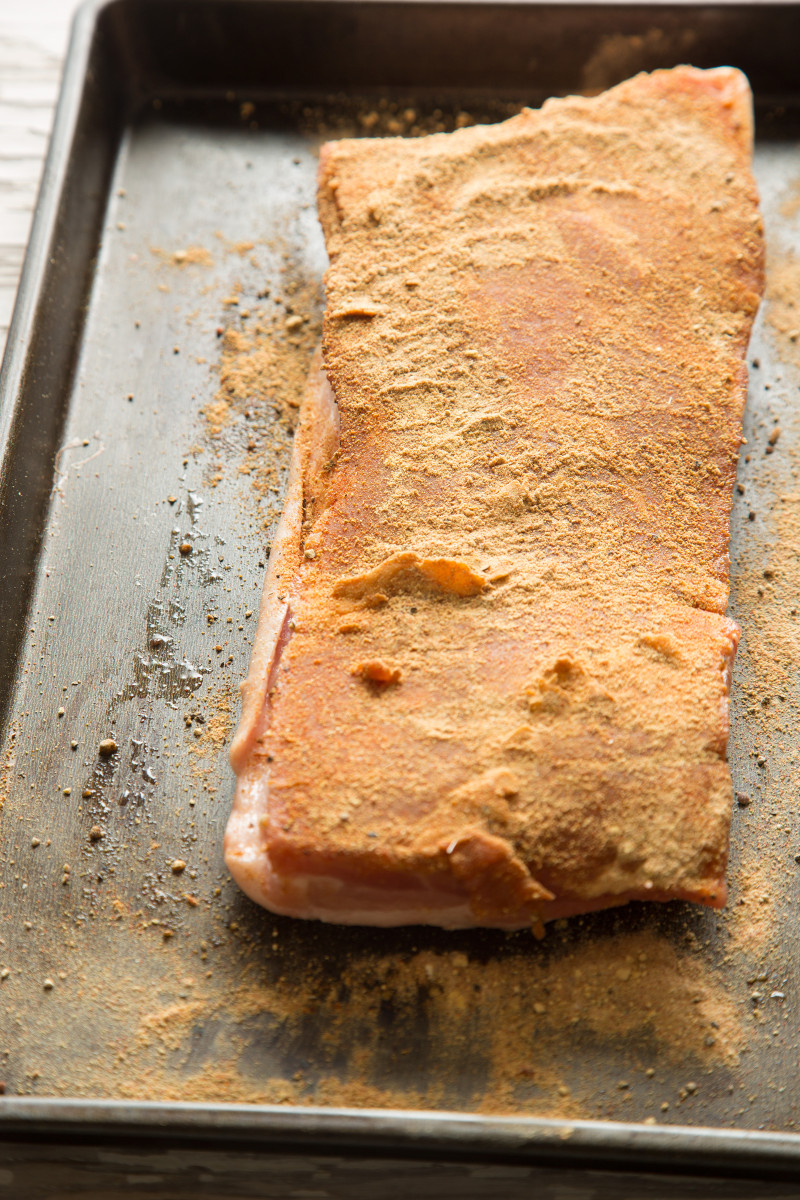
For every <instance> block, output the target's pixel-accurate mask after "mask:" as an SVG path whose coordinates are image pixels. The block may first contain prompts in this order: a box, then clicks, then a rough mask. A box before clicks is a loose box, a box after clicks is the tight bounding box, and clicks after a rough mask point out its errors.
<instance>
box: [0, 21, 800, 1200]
mask: <svg viewBox="0 0 800 1200" xmlns="http://www.w3.org/2000/svg"><path fill="white" fill-rule="evenodd" d="M798 49H800V12H799V11H798V8H797V7H796V6H795V5H793V4H788V3H787V4H746V3H742V4H731V5H694V4H677V5H675V4H674V5H659V6H650V5H647V6H643V5H636V4H629V5H622V6H611V5H604V4H591V5H585V4H583V5H576V4H527V3H520V4H485V3H461V2H453V3H445V4H441V3H436V4H434V3H427V2H420V3H402V4H398V3H391V4H386V3H377V2H367V3H365V2H363V0H358V2H355V0H282V2H279V0H274V2H273V0H114V2H112V3H109V4H102V5H101V4H97V5H90V6H89V7H87V8H84V9H83V10H82V11H81V12H80V13H79V15H78V18H77V19H76V23H75V28H74V32H73V37H72V42H71V46H70V51H69V56H68V61H67V66H66V70H65V76H64V83H63V88H62V97H61V101H60V104H59V108H58V114H57V118H56V124H55V128H54V133H53V140H52V144H51V149H50V154H49V157H48V160H47V166H46V169H45V175H44V180H43V184H42V189H41V194H40V199H39V204H38V208H37V213H36V218H35V222H34V228H33V232H32V236H31V243H30V248H29V252H28V256H27V259H26V264H25V269H24V275H23V279H22V283H21V285H20V292H19V297H18V302H17V307H16V311H15V315H14V320H13V323H12V327H11V332H10V335H9V342H8V348H7V352H6V357H5V361H4V365H3V372H2V379H1V380H0V395H1V405H0V437H1V438H2V445H1V446H0V449H2V467H1V468H0V578H2V589H3V590H2V596H3V604H2V606H0V681H1V683H2V704H3V722H4V726H3V739H4V740H3V744H2V755H1V756H0V797H2V802H3V809H2V813H1V814H0V853H2V857H3V863H4V866H3V878H2V881H0V882H2V885H3V886H2V887H0V939H1V940H0V1054H2V1056H3V1057H2V1059H1V1060H0V1062H2V1066H0V1079H2V1080H3V1082H4V1085H5V1098H4V1099H3V1101H2V1106H1V1107H0V1156H2V1157H3V1160H4V1162H3V1166H2V1168H0V1187H7V1188H9V1189H10V1191H9V1194H13V1195H15V1196H23V1195H31V1196H39V1195H42V1196H45V1195H46V1196H53V1195H62V1194H63V1195H71V1194H80V1195H87V1196H88V1195H98V1196H99V1195H109V1194H112V1192H113V1190H114V1189H115V1188H117V1189H118V1188H120V1187H123V1186H134V1185H135V1186H147V1187H148V1188H149V1190H150V1192H151V1194H152V1195H153V1196H160V1195H164V1196H170V1197H176V1196H180V1195H184V1194H186V1195H188V1194H189V1193H190V1192H191V1193H194V1194H196V1195H208V1196H212V1195H217V1194H222V1193H223V1192H224V1193H225V1194H226V1195H237V1194H241V1195H281V1196H284V1195H289V1194H292V1195H297V1196H311V1195H312V1194H313V1195H318V1196H323V1195H324V1196H331V1197H338V1196H345V1195H346V1196H348V1197H349V1196H356V1195H361V1194H363V1195H370V1196H374V1195H378V1194H380V1195H382V1196H392V1195H398V1196H400V1195H407V1194H409V1192H410V1191H411V1190H413V1192H414V1193H418V1194H419V1195H420V1196H424V1195H431V1196H433V1195H437V1196H439V1195H442V1196H443V1195H447V1194H448V1190H447V1189H448V1188H449V1189H450V1190H452V1191H455V1190H458V1192H459V1195H462V1196H463V1195H465V1196H470V1195H475V1196H483V1195H488V1194H493V1193H495V1192H498V1191H501V1192H502V1193H503V1194H504V1195H508V1196H513V1195H517V1194H519V1195H523V1194H531V1189H533V1188H535V1189H536V1192H535V1194H537V1195H542V1196H553V1197H555V1196H562V1195H563V1194H564V1188H570V1187H571V1188H578V1189H579V1190H580V1189H582V1190H581V1191H580V1194H582V1195H583V1194H585V1195H587V1196H595V1195H596V1196H606V1195H608V1196H611V1195H613V1196H615V1197H616V1196H624V1195H631V1196H637V1197H661V1196H669V1195H674V1194H676V1191H675V1189H676V1188H678V1187H680V1189H681V1194H682V1195H687V1196H689V1195H698V1196H699V1195H700V1194H701V1192H702V1194H703V1195H707V1196H711V1195H720V1196H723V1195H724V1196H732V1197H733V1196H739V1195H745V1194H747V1195H749V1196H752V1195H754V1194H759V1193H758V1192H757V1191H754V1187H757V1186H758V1185H756V1184H754V1183H753V1181H754V1180H761V1181H767V1180H770V1181H771V1182H770V1184H769V1195H770V1196H773V1197H780V1196H783V1195H786V1196H789V1195H793V1194H795V1193H794V1192H792V1190H791V1189H792V1188H793V1187H795V1184H794V1183H793V1182H792V1181H793V1180H795V1179H796V1177H797V1171H798V1167H797V1149H796V1147H797V1142H796V1139H795V1135H794V1133H793V1132H792V1130H793V1127H794V1123H795V1120H796V1119H797V1115H798V1114H797V1104H798V1099H800V1096H799V1095H798V1087H797V1084H796V1078H795V1075H796V1067H797V1056H798V1039H797V1032H798V1028H797V1026H798V1021H797V1015H796V1007H795V1006H796V997H797V988H798V983H799V982H800V979H798V971H799V970H800V964H799V963H798V951H799V950H800V943H798V935H797V932H796V921H795V920H794V919H793V914H794V913H795V912H796V905H797V899H798V883H797V864H796V862H795V855H796V854H797V853H798V851H800V828H799V827H798V826H799V825H800V822H799V821H798V816H797V812H796V811H795V810H796V807H797V806H796V803H795V790H794V780H795V778H796V760H797V753H798V752H797V749H796V745H797V742H796V732H795V715H796V712H797V701H798V699H800V690H799V689H798V681H797V678H796V670H795V663H796V651H797V642H796V640H795V632H794V619H795V617H796V615H797V609H796V605H795V601H796V599H797V595H798V594H799V593H800V574H799V573H798V571H799V570H800V568H798V566H797V563H796V561H795V559H796V558H797V556H796V555H795V553H794V546H795V545H796V544H800V540H798V542H797V543H796V542H795V540H794V538H795V533H796V531H797V524H796V521H795V514H796V511H797V510H796V505H797V504H798V503H800V488H798V485H797V482H796V480H795V478H794V476H795V472H796V469H797V468H796V464H797V461H798V459H797V445H798V443H797V436H798V433H800V418H799V417H798V414H797V396H798V390H799V388H800V358H799V357H798V354H800V351H798V350H797V348H796V347H797V346H798V345H800V341H799V340H798V339H800V319H798V322H797V326H798V327H797V328H795V324H794V305H795V303H796V302H797V303H800V269H798V268H797V263H796V258H795V254H796V251H797V250H798V241H799V240H800V225H798V219H797V217H798V212H800V159H798V155H797V147H798V132H799V131H800V125H799V124H798V112H799V111H800V109H799V108H798V99H800V88H798V82H797V76H796V61H797V55H798ZM683 61H692V62H694V63H695V64H697V65H699V66H713V65H719V64H720V63H725V62H728V63H733V64H734V65H736V66H739V67H741V68H742V69H744V70H745V71H746V72H747V73H748V75H749V77H750V79H751V82H752V84H753V88H754V92H755V97H756V111H757V133H758V136H757V148H756V172H757V176H758V181H759V186H760V189H761V192H762V200H763V206H764V212H765V219H766V224H767V232H768V241H769V251H770V260H769V273H770V298H769V301H768V303H767V304H766V306H765V308H764V312H763V314H762V318H761V319H760V323H759V326H758V328H757V330H756V333H755V335H754V340H753V345H752V347H751V362H752V369H751V390H750V397H749V401H748V413H747V421H746V436H747V445H746V446H745V447H743V452H742V459H741V462H740V474H739V480H740V484H741V488H742V490H741V492H738V493H737V497H736V503H735V509H734V517H733V523H732V559H733V591H732V602H731V611H732V613H733V615H734V616H736V617H737V619H738V620H739V621H740V622H741V624H742V626H743V629H744V637H743V643H742V649H741V651H740V655H739V658H738V660H737V668H736V679H735V686H734V693H733V716H734V722H733V736H732V740H731V748H730V756H731V763H732V770H733V774H734V782H735V786H736V791H737V793H738V795H739V796H740V797H741V803H739V804H737V805H736V809H735V812H734V824H733V855H732V870H731V893H732V894H731V905H730V907H729V909H728V910H727V911H726V913H725V914H723V915H721V916H720V915H718V914H712V913H708V912H702V911H694V910H690V909H688V908H687V907H685V906H680V905H669V906H665V907H659V906H643V905H632V906H629V907H628V908H626V909H624V910H620V911H619V912H616V913H606V914H599V915H596V916H594V917H591V918H586V919H583V920H577V921H573V922H570V923H568V924H563V923H562V924H560V925H558V926H557V927H554V928H553V929H551V930H550V931H549V933H548V936H547V938H546V939H545V940H544V942H542V943H536V942H534V941H533V940H532V939H531V938H529V937H528V936H527V935H513V936H511V937H506V936H504V935H498V934H495V933H489V932H473V933H458V934H447V933H444V932H442V931H431V930H424V929H407V930H399V931H375V930H363V929H337V928H329V927H323V926H320V925H317V924H314V923H302V922H292V921H289V920H282V919H278V918H274V917H272V916H270V915H269V914H265V913H263V912H261V911H260V910H257V909H256V908H255V907H254V906H252V905H251V904H249V902H248V901H246V900H245V899H244V898H243V897H241V896H240V895H239V894H238V893H237V892H236V889H235V888H233V887H232V885H231V884H230V882H229V881H228V879H227V876H226V874H225V872H224V868H223V865H222V861H221V852H220V845H221V834H222V829H223V827H224V822H225V819H226V816H227V811H228V808H229V804H230V798H231V793H232V787H231V775H230V771H229V768H228V767H227V763H226V743H227V740H228V738H229V735H230V729H231V723H232V721H233V720H234V719H235V714H236V683H237V681H238V679H239V678H241V677H242V676H243V674H244V672H245V669H246V665H247V660H248V656H249V652H250V645H251V641H252V632H253V631H252V625H253V622H254V616H253V613H254V612H255V610H256V609H257V603H258V596H259V592H260V587H261V582H262V579H263V573H264V564H265V562H266V558H267V555H268V549H269V539H270V536H271V531H272V530H273V529H274V524H275V520H276V518H277V515H278V513H279V510H280V504H281V495H282V487H283V485H284V482H285V470H286V464H287V455H288V447H289V443H290V438H291V430H292V426H293V421H294V418H295V415H296V406H295V401H296V399H297V392H298V388H299V386H300V381H301V380H302V376H303V372H304V370H305V367H306V365H307V362H308V359H309V357H310V355H311V353H312V352H313V347H314V344H315V341H316V338H317V335H318V327H319V317H320V312H321V305H322V291H321V277H322V273H323V271H324V266H325V256H324V248H323V245H322V239H321V234H320V231H319V228H318V226H317V222H316V217H315V209H314V175H315V155H316V148H317V146H318V144H319V142H320V140H321V139H323V138H324V137H326V136H331V135H334V134H336V133H339V132H346V133H354V134H357V133H359V132H368V133H373V134H374V133H376V132H377V133H405V134H408V135H409V136H414V135H415V134H416V133H419V132H425V131H428V130H432V129H438V128H445V129H448V128H452V127H454V126H456V125H458V124H463V123H467V122H470V121H474V120H481V119H498V118H501V117H502V116H504V115H505V114H506V113H507V112H510V111H513V110H514V109H515V108H516V107H518V106H519V105H520V104H521V103H529V104H538V103H540V102H541V101H542V100H543V99H544V98H545V97H546V96H548V95H550V94H557V93H565V92H573V91H581V90H584V91H586V90H589V91H591V90H596V89H599V88H603V87H605V86H609V85H612V84H613V83H615V82H617V81H618V80H619V79H622V78H625V77H627V76H628V75H630V74H632V73H634V72H635V71H637V70H639V69H643V68H644V69H651V68H655V67H659V66H670V65H674V64H675V63H678V62H683ZM796 294H797V296H798V300H797V301H795V295H796ZM775 430H777V431H778V433H777V435H776V434H775ZM109 741H112V742H113V744H114V747H115V748H111V747H109V746H106V747H105V748H104V747H102V746H101V743H103V742H109ZM104 750H107V751H109V752H108V753H106V752H104ZM147 1102H150V1103H147ZM187 1102H188V1103H187ZM222 1102H225V1103H222ZM243 1102H246V1103H243ZM509 1113H511V1114H513V1116H508V1115H504V1114H509ZM590 1118H592V1119H590ZM645 1121H647V1122H650V1124H649V1125H645V1124H644V1122H645ZM312 1168H313V1169H312ZM679 1178H680V1182H678V1181H679ZM126 1179H127V1182H126ZM701 1179H702V1182H699V1180H701ZM737 1179H738V1180H739V1181H740V1182H739V1183H737V1182H735V1181H736V1180H737ZM358 1180H360V1181H361V1182H357V1181H358ZM692 1180H694V1181H695V1182H692ZM781 1180H783V1181H785V1183H781V1182H780V1181H781ZM744 1181H747V1182H744ZM764 1186H766V1183H764ZM159 1189H160V1190H159ZM232 1189H233V1190H232ZM248 1189H249V1190H248ZM259 1189H260V1190H259ZM270 1189H271V1190H270ZM359 1189H360V1190H359ZM781 1189H783V1190H781ZM765 1194H766V1193H765Z"/></svg>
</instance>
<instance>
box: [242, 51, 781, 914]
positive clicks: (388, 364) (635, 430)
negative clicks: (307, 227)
mask: <svg viewBox="0 0 800 1200" xmlns="http://www.w3.org/2000/svg"><path fill="white" fill-rule="evenodd" d="M751 140H752V121H751V100H750V92H749V88H748V86H747V82H746V80H745V79H744V77H743V76H742V75H741V74H739V73H738V72H737V71H734V70H732V69H728V68H722V69H720V70H716V71H699V70H694V69H693V68H689V67H681V68H677V69H676V70H673V71H659V72H656V73H655V74H652V75H639V76H637V77H636V78H635V79H631V80H629V81H628V82H627V83H624V84H622V85H620V86H619V87H616V88H614V89H612V90H611V91H609V92H606V93H604V94H603V95H601V96H597V97H595V98H593V99H584V98H576V97H571V98H567V99H562V100H551V101H549V102H548V103H547V104H545V105H544V107H543V108H542V109H541V111H536V112H534V111H530V110H525V111H523V112H522V113H520V114H519V115H518V116H516V117H513V118H512V119H511V120H509V121H506V122H504V123H502V124H499V125H495V126H488V127H476V128H472V129H464V130H460V131H458V132H456V133H452V134H437V135H434V136H431V137H424V138H420V139H417V140H405V139H401V138H391V139H384V140H380V139H377V140H359V141H342V142H334V143H332V144H329V145H328V146H326V147H325V148H324V150H323V153H322V161H321V166H320V192H319V208H320V216H321V220H322V224H323V228H324V230H325V235H326V238H327V244H328V249H329V253H330V259H331V265H330V269H329V271H328V275H327V294H328V304H327V312H326V317H325V325H324V338H323V361H324V373H323V371H322V369H321V367H320V366H319V365H317V366H315V368H314V370H313V371H312V376H311V379H310V383H309V390H308V398H307V401H306V403H305V406H304V409H303V413H302V418H301V425H300V430H299V432H298V436H297V441H296V447H295V456H294V465H293V471H292V479H291V484H290V488H289V496H288V498H287V504H286V510H285V513H284V516H283V520H282V523H281V528H280V532H279V536H278V537H277V539H276V542H275V546H274V549H273V555H272V559H271V561H270V568H269V573H268V578H267V583H266V589H265V593H264V601H263V607H262V614H261V622H260V625H259V632H258V640H257V645H256V648H255V652H254V655H253V661H252V665H251V669H250V675H249V678H248V680H247V683H246V684H245V685H244V704H243V713H242V721H241V725H240V728H239V731H238V734H237V737H236V741H235V744H234V747H233V750H232V759H233V763H234V766H235V768H236V771H237V774H238V777H239V780H238V787H237V792H236V800H235V804H234V810H233V814H232V816H231V819H230V823H229V826H228V832H227V836H226V858H227V863H228V866H229V868H230V870H231V871H232V873H233V875H234V876H235V878H236V879H237V881H238V882H239V884H240V886H241V887H242V888H243V889H244V890H245V891H246V892H247V893H248V894H249V895H250V896H252V897H253V899H255V900H257V901H258V902H259V903H261V904H264V905H266V906H267V907H268V908H270V909H273V910H274V911H276V912H281V913H288V914H290V915H293V916H298V917H319V918H322V919H323V920H329V921H339V922H350V923H362V924H374V925H397V924H404V923H412V922H423V923H428V924H438V925H444V926H448V927H463V926H470V925H488V926H495V927H499V928H505V929H512V928H518V927H522V926H525V925H532V926H534V927H538V926H539V925H540V924H541V922H542V921H543V920H546V919H548V918H550V917H554V916H560V915H568V914H570V913H577V912H585V911H588V910H591V909H595V908H600V907H603V906H606V905H612V904H619V903H623V902H625V901H626V900H629V899H631V898H637V899H653V900H668V899H674V898H678V899H686V900H693V901H696V902H699V903H702V904H710V905H714V906H720V905H722V904H723V903H724V900H725V880H724V873H725V866H726V857H727V844H728V826H729V814H730V803H731V781H730V775H729V771H728V766H727V763H726V760H725V748H726V741H727V735H728V700H727V697H728V688H729V682H730V669H731V664H732V661H733V656H734V653H735V648H736V642H737V637H738V630H737V628H736V626H735V625H734V623H733V622H732V621H730V620H728V619H727V618H726V617H725V616H724V615H723V614H724V611H725V607H726V604H727V599H728V535H729V520H730V510H731V495H732V487H733V481H734V475H735V471H736V462H737V455H738V450H739V443H740V437H741V416H742V409H743V405H744V400H745V392H746V383H747V374H746V366H745V351H746V348H747V342H748V337H749V333H750V327H751V324H752V320H753V316H754V314H755V311H756V308H757V306H758V302H759V297H760V294H761V290H762V283H763V281H762V273H763V264H762V256H763V250H762V231H761V221H760V217H759V213H758V204H757V196H756V191H755V186H754V183H753V179H752V176H751V173H750V155H751Z"/></svg>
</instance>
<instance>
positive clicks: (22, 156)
mask: <svg viewBox="0 0 800 1200" xmlns="http://www.w3.org/2000/svg"><path fill="white" fill-rule="evenodd" d="M76 7H77V2H76V0H0V357H1V356H2V352H3V349H4V347H5V343H6V334H7V332H8V323H9V321H10V319H11V310H12V308H13V307H14V297H15V295H16V291H17V283H18V281H19V274H20V271H21V269H22V259H23V256H24V254H25V246H26V243H27V241H28V233H29V231H30V224H31V216H32V214H33V208H34V204H35V203H36V192H37V190H38V187H39V177H40V175H41V172H42V165H43V163H44V156H45V152H46V150H47V142H48V138H49V136H50V126H51V125H52V121H53V110H54V108H55V102H56V99H57V97H58V87H59V82H60V79H61V66H62V63H63V60H64V54H65V52H66V48H67V39H68V37H69V25H70V20H71V18H72V14H73V12H74V10H75V8H76Z"/></svg>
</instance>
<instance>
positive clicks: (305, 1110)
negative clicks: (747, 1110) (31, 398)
mask: <svg viewBox="0 0 800 1200" xmlns="http://www.w3.org/2000/svg"><path fill="white" fill-rule="evenodd" d="M141 2H142V0H84V2H83V3H82V4H81V6H80V7H79V8H78V9H77V10H76V13H75V15H74V17H73V22H72V30H71V35H70V40H69V46H68V50H67V54H66V57H65V62H64V70H63V74H62V80H61V87H60V92H59V99H58V104H57V108H56V112H55V117H54V123H53V129H52V133H51V137H50V142H49V147H48V152H47V156H46V159H45V164H44V168H43V173H42V179H41V183H40V186H39V192H38V198H37V202H36V207H35V212H34V218H33V222H32V225H31V231H30V235H29V239H28V245H27V249H26V253H25V258H24V263H23V269H22V272H21V275H20V282H19V286H18V291H17V297H16V300H15V304H14V310H13V314H12V318H11V322H10V326H9V332H8V339H7V343H6V349H5V354H4V357H3V362H2V367H0V497H1V496H2V486H3V471H4V466H5V463H6V461H7V457H8V451H9V448H10V441H11V439H12V437H13V426H14V417H15V411H16V405H17V403H18V400H19V397H20V395H21V393H22V383H23V380H24V376H25V371H26V367H27V362H28V355H29V347H30V342H31V335H32V331H33V328H34V325H35V322H36V314H37V309H38V307H39V305H40V303H41V301H42V296H43V293H44V291H45V289H46V275H47V268H48V261H49V256H50V254H51V246H52V243H53V239H54V237H55V231H56V225H57V220H58V213H59V209H60V205H61V202H62V196H63V192H64V189H65V184H66V174H67V169H68V165H69V162H70V158H71V152H72V145H73V142H74V139H75V136H76V132H77V129H78V122H79V115H80V107H81V100H82V95H83V89H84V86H85V81H86V74H87V70H88V67H89V62H90V56H91V51H92V43H93V39H94V36H95V33H96V29H97V26H98V23H99V22H100V20H101V19H102V18H103V16H104V14H106V13H108V12H110V11H111V10H113V9H117V8H120V9H124V8H127V7H134V6H136V5H138V4H140V3H141ZM145 2H147V3H159V4H165V3H169V4H181V5H183V6H194V5H196V6H198V7H199V6H202V5H205V4H215V5H217V6H218V5H219V4H220V3H223V4H224V3H226V2H231V3H232V2H236V3H240V4H241V3H245V4H248V5H249V4H253V5H259V4H261V5H265V6H270V5H273V4H274V5H275V6H283V5H285V4H287V3H291V4H292V5H293V6H304V7H309V8H310V7H314V6H317V5H319V4H322V3H324V4H326V5H345V4H347V5H352V4H353V3H354V2H356V0H145ZM357 3H358V4H359V5H363V4H369V5H372V6H374V7H381V6H383V7H387V8H388V7H392V8H398V7H402V6H406V5H409V4H414V5H422V6H427V7H431V8H434V7H444V6H445V5H447V6H450V5H452V6H456V7H464V6H469V7H479V6H482V7H488V3H487V0H357ZM640 3H641V0H615V2H613V3H609V0H500V3H499V4H498V5H497V7H498V8H503V7H528V8H533V9H535V8H550V9H554V8H557V7H564V8H609V9H611V8H625V7H636V6H639V5H640ZM677 7H680V8H687V9H688V8H697V9H726V8H748V7H749V8H753V9H756V10H758V9H764V8H787V9H788V8H792V7H797V0H713V2H709V0H656V3H655V4H653V5H652V9H653V11H657V10H658V9H670V8H677ZM43 1135H46V1136H47V1137H48V1138H49V1139H50V1140H51V1141H52V1142H58V1141H59V1140H65V1141H67V1140H69V1141H70V1142H71V1143H74V1142H75V1141H76V1139H78V1140H81V1139H83V1140H88V1139H91V1140H92V1141H93V1142H97V1141H105V1142H110V1141H113V1142H114V1143H115V1144H117V1145H119V1144H125V1143H133V1142H135V1141H136V1140H137V1139H141V1138H142V1137H147V1138H150V1139H159V1138H163V1139H167V1138H169V1139H170V1144H173V1143H174V1142H175V1140H176V1139H183V1141H184V1142H185V1143H188V1144H198V1145H201V1144H202V1145H207V1146H208V1147H209V1148H223V1147H225V1146H231V1145H233V1144H239V1145H242V1144H248V1145H250V1147H251V1148H252V1149H254V1150H255V1149H259V1150H261V1151H262V1152H264V1153H271V1152H276V1153H277V1152H284V1153H285V1152H286V1150H287V1147H290V1146H292V1147H296V1148H297V1149H298V1150H303V1151H305V1152H308V1149H309V1148H310V1147H314V1148H320V1147H322V1148H324V1149H325V1150H326V1152H328V1153H330V1154H337V1153H338V1154H340V1155H348V1154H349V1155H352V1154H354V1153H356V1152H358V1153H362V1154H372V1155H376V1156H380V1157H384V1158H390V1157H392V1156H393V1155H394V1156H396V1155H398V1154H400V1153H402V1155H403V1157H405V1158H409V1157H413V1158H418V1159H424V1158H426V1157H427V1158H430V1157H431V1156H434V1157H436V1158H440V1159H446V1160H448V1161H456V1160H459V1159H460V1160H462V1161H464V1160H467V1159H470V1158H471V1159H473V1160H477V1159H480V1161H486V1160H487V1159H492V1158H493V1159H502V1160H503V1161H507V1162H512V1161H513V1162H517V1163H520V1164H526V1163H527V1164H537V1165H545V1164H547V1165H551V1166H568V1165H570V1166H573V1167H577V1166H580V1167H583V1168H588V1167H599V1168H604V1169H615V1170H620V1171H623V1172H634V1171H641V1170H648V1171H655V1172H657V1173H660V1174H665V1175H680V1176H684V1177H685V1176H687V1175H692V1174H698V1173H699V1174H702V1175H705V1176H716V1177H722V1178H728V1177H736V1178H743V1179H748V1178H750V1179H764V1178H765V1177H769V1178H773V1179H780V1178H786V1179H790V1178H791V1179H793V1180H796V1179H797V1177H798V1174H800V1138H798V1136H797V1134H796V1133H792V1132H762V1131H756V1130H744V1129H735V1130H731V1129H722V1128H714V1127H699V1126H682V1125H669V1126H666V1125H656V1126H648V1125H643V1124H634V1123H624V1122H611V1121H591V1120H578V1121H571V1120H558V1119H552V1118H539V1117H525V1116H519V1117H517V1116H502V1117H500V1116H488V1115H482V1114H472V1113H465V1112H448V1111H415V1110H406V1109H402V1110H392V1109H357V1108H345V1107H341V1108H334V1107H326V1108H321V1107H315V1106H308V1107H306V1106H299V1105H293V1106H289V1105H274V1106H273V1105H245V1104H220V1103H194V1102H189V1101H180V1102H167V1101H156V1100H147V1101H137V1102H134V1103H131V1102H129V1101H127V1100H114V1099H108V1100H106V1099H79V1098H68V1097H63V1098H62V1097H54V1098H50V1097H16V1096H3V1097H0V1144H2V1143H3V1142H11V1141H15V1140H16V1141H18V1140H26V1139H41V1138H42V1136H43Z"/></svg>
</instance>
